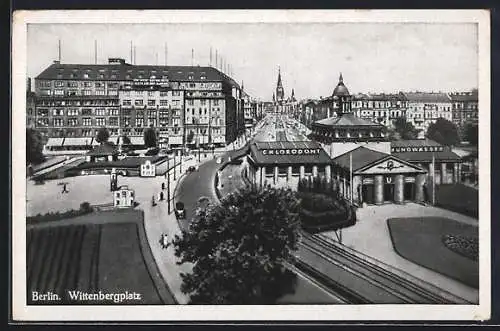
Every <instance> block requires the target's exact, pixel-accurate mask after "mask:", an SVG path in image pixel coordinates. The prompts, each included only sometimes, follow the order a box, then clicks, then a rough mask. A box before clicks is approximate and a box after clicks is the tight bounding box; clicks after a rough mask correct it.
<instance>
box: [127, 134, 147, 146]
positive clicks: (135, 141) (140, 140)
mask: <svg viewBox="0 0 500 331" xmlns="http://www.w3.org/2000/svg"><path fill="white" fill-rule="evenodd" d="M129 138H130V145H141V146H142V145H144V137H142V136H140V137H139V136H135V137H134V136H132V137H129Z"/></svg>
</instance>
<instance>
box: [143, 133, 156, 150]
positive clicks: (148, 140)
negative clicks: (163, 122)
mask: <svg viewBox="0 0 500 331" xmlns="http://www.w3.org/2000/svg"><path fill="white" fill-rule="evenodd" d="M144 145H146V147H148V148H150V147H156V131H155V129H154V128H147V129H146V130H144Z"/></svg>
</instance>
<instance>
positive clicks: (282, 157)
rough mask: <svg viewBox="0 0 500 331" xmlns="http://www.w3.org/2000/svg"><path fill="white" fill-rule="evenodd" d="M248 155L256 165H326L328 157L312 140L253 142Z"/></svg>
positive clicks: (328, 161) (329, 161) (328, 162)
mask: <svg viewBox="0 0 500 331" xmlns="http://www.w3.org/2000/svg"><path fill="white" fill-rule="evenodd" d="M250 155H251V158H252V160H253V162H254V163H256V164H257V165H327V164H330V163H331V160H330V157H329V156H328V154H326V152H325V151H324V150H323V148H322V147H321V146H320V145H319V144H318V143H316V142H314V141H276V142H255V143H253V144H252V145H250Z"/></svg>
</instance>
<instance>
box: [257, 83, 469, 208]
mask: <svg viewBox="0 0 500 331" xmlns="http://www.w3.org/2000/svg"><path fill="white" fill-rule="evenodd" d="M325 102H326V104H325V105H324V106H325V107H330V108H329V109H328V113H331V114H333V115H334V116H332V117H329V118H326V119H323V120H320V121H317V122H315V123H313V125H312V132H311V134H310V136H309V138H310V139H311V140H312V141H307V142H279V141H278V142H272V143H254V144H253V145H252V146H251V148H250V156H249V163H250V165H251V171H250V173H251V176H252V177H251V180H253V182H254V183H256V184H259V185H263V184H271V185H276V186H288V187H290V188H292V189H297V185H298V178H302V177H306V176H313V177H316V176H325V177H326V178H327V180H331V181H333V183H334V185H333V186H334V187H335V189H336V190H338V191H339V192H340V193H341V195H342V196H343V197H344V198H346V199H349V200H351V199H352V201H353V202H354V203H356V204H358V205H361V204H363V203H366V204H383V203H405V202H411V201H413V202H423V201H426V200H429V199H430V193H431V186H430V184H431V181H432V180H433V179H434V181H435V183H436V184H449V183H457V182H459V181H460V178H461V176H460V172H461V159H460V157H459V156H458V155H457V154H455V153H454V152H452V151H451V148H449V147H446V146H442V145H440V144H438V143H437V142H435V141H432V140H428V139H422V140H400V141H389V139H388V137H387V134H386V128H385V126H383V125H381V124H378V123H374V122H371V121H368V120H365V119H362V118H358V117H356V116H355V115H354V114H353V112H351V109H350V104H351V103H350V95H349V92H348V91H347V88H346V87H345V85H344V84H343V81H342V78H341V79H340V80H339V84H338V85H337V87H336V88H335V90H334V93H333V97H332V98H328V99H326V101H325ZM299 150H301V152H300V154H299V152H298V151H299ZM306 150H308V152H307V153H306V152H305V151H306ZM292 151H293V152H292ZM312 151H314V152H312ZM432 174H434V176H433V175H432Z"/></svg>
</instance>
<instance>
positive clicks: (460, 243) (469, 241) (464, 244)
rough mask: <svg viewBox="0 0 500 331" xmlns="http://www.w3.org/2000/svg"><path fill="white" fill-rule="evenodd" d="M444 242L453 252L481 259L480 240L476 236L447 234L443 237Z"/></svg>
mask: <svg viewBox="0 0 500 331" xmlns="http://www.w3.org/2000/svg"><path fill="white" fill-rule="evenodd" d="M442 241H443V244H444V245H445V246H446V247H447V248H448V249H450V250H452V251H453V252H455V253H457V254H460V255H462V256H464V257H466V258H469V259H471V260H473V261H477V260H478V259H479V240H478V238H474V237H465V236H461V235H451V234H447V235H444V236H443V237H442Z"/></svg>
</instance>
